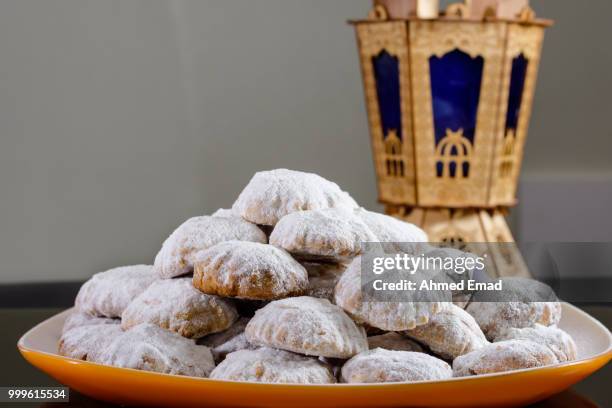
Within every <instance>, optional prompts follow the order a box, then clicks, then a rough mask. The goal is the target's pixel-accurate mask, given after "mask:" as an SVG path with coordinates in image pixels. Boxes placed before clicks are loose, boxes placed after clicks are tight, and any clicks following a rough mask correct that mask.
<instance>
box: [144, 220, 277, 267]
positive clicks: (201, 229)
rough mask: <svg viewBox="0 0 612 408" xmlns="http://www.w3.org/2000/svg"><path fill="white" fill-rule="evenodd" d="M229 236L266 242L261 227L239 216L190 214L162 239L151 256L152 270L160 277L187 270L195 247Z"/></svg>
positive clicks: (225, 239)
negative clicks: (153, 259)
mask: <svg viewBox="0 0 612 408" xmlns="http://www.w3.org/2000/svg"><path fill="white" fill-rule="evenodd" d="M230 240H238V241H253V242H261V243H265V242H267V238H266V235H265V234H264V233H263V231H262V230H261V229H259V228H258V227H257V226H256V225H254V224H251V223H250V222H247V221H245V220H243V219H241V218H239V217H211V216H202V217H193V218H190V219H188V220H187V221H185V222H184V223H182V224H181V225H180V226H179V227H178V228H177V229H176V230H174V232H173V233H172V234H170V236H169V237H168V238H167V239H166V241H164V244H163V245H162V248H161V250H160V251H159V253H158V254H157V256H156V257H155V264H154V268H155V271H156V272H157V274H158V275H159V276H160V277H162V278H174V277H176V276H181V275H185V274H187V273H190V272H192V271H193V262H194V257H195V256H196V255H197V253H198V252H199V251H202V250H204V249H206V248H209V247H211V246H213V245H215V244H218V243H219V242H224V241H230Z"/></svg>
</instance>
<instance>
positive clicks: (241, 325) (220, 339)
mask: <svg viewBox="0 0 612 408" xmlns="http://www.w3.org/2000/svg"><path fill="white" fill-rule="evenodd" d="M249 320H250V319H249V318H247V317H241V318H239V319H238V320H236V322H234V324H232V325H231V326H230V328H229V329H227V330H223V331H222V332H218V333H213V334H209V335H208V336H204V337H202V338H199V339H198V340H197V343H198V344H202V345H204V346H206V347H210V348H211V349H212V348H214V347H217V346H220V345H221V344H223V343H225V342H227V341H228V340H231V339H232V338H234V337H236V336H237V335H239V334H241V333H244V329H245V328H246V325H247V323H249Z"/></svg>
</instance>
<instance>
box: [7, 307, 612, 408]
mask: <svg viewBox="0 0 612 408" xmlns="http://www.w3.org/2000/svg"><path fill="white" fill-rule="evenodd" d="M582 308H583V309H584V310H585V311H587V312H588V313H590V314H591V315H593V316H594V317H596V318H597V319H599V321H601V322H602V323H603V324H604V325H606V327H608V328H610V327H612V306H583V307H582ZM61 310H62V308H58V307H44V308H0V333H2V334H1V335H0V387H8V386H58V385H60V384H58V383H57V382H56V381H55V380H53V379H52V378H50V377H49V376H47V375H46V374H43V373H42V372H40V371H38V370H37V369H36V368H34V367H32V366H30V365H29V364H28V363H27V362H26V361H25V360H24V359H23V358H22V357H21V355H20V354H19V352H18V351H17V348H16V344H17V340H18V339H19V337H21V335H22V334H23V333H25V332H26V331H27V330H28V329H30V328H31V327H33V326H34V325H35V324H36V323H39V322H41V321H42V320H45V319H46V318H48V317H50V316H52V315H54V314H56V313H58V312H59V311H61ZM0 406H8V405H2V404H0ZM17 406H20V407H28V406H32V407H110V406H115V405H110V404H106V403H104V402H100V401H96V400H93V399H91V398H88V397H86V396H84V395H79V394H78V393H76V392H75V391H72V390H71V391H70V402H69V403H46V404H26V403H20V404H17ZM533 406H534V407H612V365H610V364H608V365H607V366H606V367H604V368H603V369H601V370H600V371H598V372H597V373H595V374H593V375H592V376H591V377H589V378H587V379H585V380H583V381H582V382H580V383H579V384H576V385H575V386H574V387H572V388H571V389H569V390H567V391H565V392H563V393H561V394H559V395H556V396H554V397H552V398H550V399H548V400H546V401H542V402H540V403H538V404H535V405H533Z"/></svg>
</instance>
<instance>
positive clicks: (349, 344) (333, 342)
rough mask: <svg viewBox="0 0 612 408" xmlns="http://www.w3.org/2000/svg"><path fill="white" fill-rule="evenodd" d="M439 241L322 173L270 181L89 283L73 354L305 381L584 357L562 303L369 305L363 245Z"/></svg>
mask: <svg viewBox="0 0 612 408" xmlns="http://www.w3.org/2000/svg"><path fill="white" fill-rule="evenodd" d="M426 241H427V236H426V234H425V233H424V232H423V231H422V230H420V229H419V228H417V227H416V226H414V225H412V224H409V223H405V222H402V221H400V220H397V219H395V218H392V217H388V216H386V215H382V214H378V213H374V212H370V211H367V210H365V209H363V208H360V207H359V206H358V205H357V203H356V202H355V200H353V199H352V198H351V197H350V196H349V194H347V193H346V192H344V191H342V190H341V189H340V188H339V187H338V185H336V184H335V183H332V182H330V181H328V180H325V179H324V178H322V177H320V176H318V175H315V174H310V173H303V172H297V171H291V170H285V169H278V170H272V171H265V172H259V173H256V174H255V176H254V177H253V178H252V179H251V181H250V182H249V184H248V185H247V186H246V187H245V189H244V190H243V191H242V193H241V194H240V196H239V197H238V199H237V200H236V202H235V203H234V204H233V206H232V207H231V209H227V210H226V209H221V210H218V211H217V212H215V213H214V214H212V215H210V216H199V217H194V218H191V219H189V220H187V221H185V222H184V223H183V224H181V225H180V226H179V227H178V228H177V229H176V230H175V231H174V232H172V234H171V235H170V236H169V237H168V238H167V239H166V240H165V242H164V243H163V244H162V247H161V250H160V251H159V253H158V254H157V256H156V258H155V261H154V264H153V265H135V266H125V267H120V268H116V269H111V270H108V271H106V272H101V273H98V274H95V275H94V276H93V277H92V278H91V279H90V280H89V281H87V282H86V283H85V284H84V285H83V286H82V287H81V289H80V291H79V294H78V296H77V298H76V301H75V309H74V312H73V313H72V314H71V315H70V316H69V317H68V318H67V320H66V322H65V325H64V328H63V333H62V336H61V339H60V341H59V353H60V354H62V355H64V356H68V357H71V358H75V359H82V360H87V361H91V362H95V363H99V364H105V365H112V366H117V367H127V368H133V369H139V370H148V371H155V372H160V373H168V374H177V375H187V376H196V377H210V378H214V379H222V380H235V381H255V382H271V383H303V384H327V383H336V382H346V383H371V382H412V381H422V380H443V379H447V378H450V377H453V376H468V375H478V374H486V373H495V372H501V371H507V370H514V369H521V368H530V367H537V366H543V365H547V364H554V363H558V362H563V361H568V360H572V359H575V358H576V346H575V344H574V341H573V340H572V338H571V337H570V336H569V335H568V334H567V333H565V332H563V331H562V330H560V329H559V328H557V327H556V324H557V323H558V322H559V320H560V317H561V307H560V305H559V303H557V302H504V303H500V302H488V303H479V302H471V303H470V302H465V301H463V300H462V301H460V302H459V301H457V302H451V301H445V302H442V301H438V302H436V301H431V302H376V301H368V302H366V301H364V299H363V294H362V293H361V285H360V276H361V274H360V268H361V262H360V254H361V251H362V248H361V243H362V242H402V243H406V242H408V243H417V242H418V243H423V244H422V245H423V246H424V247H425V246H426V244H425V242H426Z"/></svg>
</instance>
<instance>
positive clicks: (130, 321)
mask: <svg viewBox="0 0 612 408" xmlns="http://www.w3.org/2000/svg"><path fill="white" fill-rule="evenodd" d="M237 319H238V312H237V311H236V308H235V307H234V305H233V304H232V303H231V301H228V300H226V299H223V298H220V297H218V296H211V295H206V294H204V293H202V292H200V291H199V290H197V289H195V288H194V287H193V285H192V283H191V278H178V279H163V280H159V281H157V282H155V283H153V284H152V285H151V286H149V287H148V288H147V289H146V290H145V291H144V292H143V293H141V294H140V295H139V296H138V297H136V299H134V300H133V301H132V302H131V303H130V304H129V305H128V307H127V308H126V309H125V311H124V312H123V316H122V318H121V326H122V327H123V329H129V328H130V327H133V326H137V325H139V324H142V323H152V324H155V325H157V326H159V327H161V328H164V329H168V330H171V331H174V332H177V333H178V334H180V335H181V336H184V337H188V338H199V337H202V336H205V335H207V334H210V333H216V332H220V331H223V330H225V329H227V328H229V327H230V326H231V325H232V324H233V323H234V322H235V321H236V320H237Z"/></svg>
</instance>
